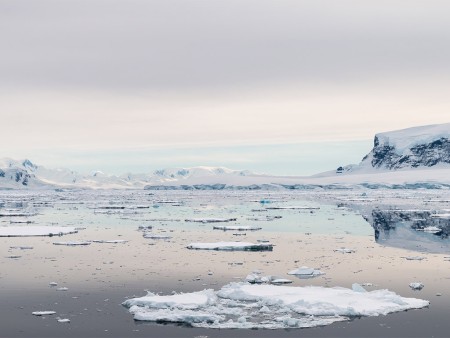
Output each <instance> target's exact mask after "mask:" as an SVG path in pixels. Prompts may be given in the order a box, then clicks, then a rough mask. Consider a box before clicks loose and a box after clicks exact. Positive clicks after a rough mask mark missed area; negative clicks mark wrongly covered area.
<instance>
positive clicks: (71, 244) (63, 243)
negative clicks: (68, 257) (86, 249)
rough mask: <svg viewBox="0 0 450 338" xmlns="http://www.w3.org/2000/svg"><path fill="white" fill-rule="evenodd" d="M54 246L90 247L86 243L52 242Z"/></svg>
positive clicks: (88, 243)
mask: <svg viewBox="0 0 450 338" xmlns="http://www.w3.org/2000/svg"><path fill="white" fill-rule="evenodd" d="M53 244H54V245H67V246H80V245H91V242H88V241H68V242H53Z"/></svg>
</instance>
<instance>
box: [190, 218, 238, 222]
mask: <svg viewBox="0 0 450 338" xmlns="http://www.w3.org/2000/svg"><path fill="white" fill-rule="evenodd" d="M236 220H237V218H186V219H185V220H184V221H185V222H197V223H221V222H234V221H236Z"/></svg>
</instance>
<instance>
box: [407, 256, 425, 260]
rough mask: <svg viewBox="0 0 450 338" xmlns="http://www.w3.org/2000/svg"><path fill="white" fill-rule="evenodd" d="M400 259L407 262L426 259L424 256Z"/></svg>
mask: <svg viewBox="0 0 450 338" xmlns="http://www.w3.org/2000/svg"><path fill="white" fill-rule="evenodd" d="M402 258H404V259H406V260H407V261H421V260H424V259H426V257H424V256H402Z"/></svg>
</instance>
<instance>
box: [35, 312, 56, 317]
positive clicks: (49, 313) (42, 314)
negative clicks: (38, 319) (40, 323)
mask: <svg viewBox="0 0 450 338" xmlns="http://www.w3.org/2000/svg"><path fill="white" fill-rule="evenodd" d="M55 313H56V311H34V312H31V314H32V315H35V316H49V315H54V314H55Z"/></svg>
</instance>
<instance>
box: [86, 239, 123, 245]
mask: <svg viewBox="0 0 450 338" xmlns="http://www.w3.org/2000/svg"><path fill="white" fill-rule="evenodd" d="M92 242H94V243H107V244H119V243H126V242H128V241H127V240H124V239H112V240H102V239H97V240H93V241H92Z"/></svg>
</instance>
